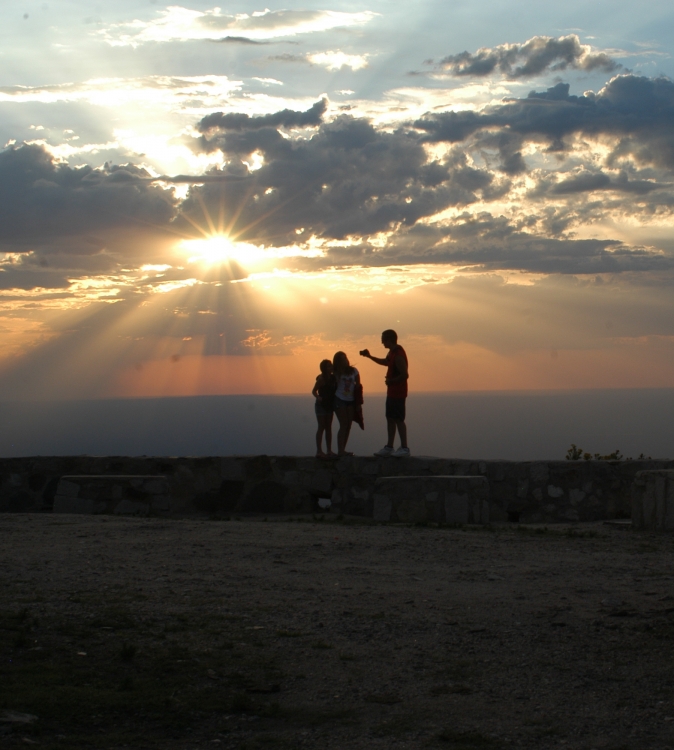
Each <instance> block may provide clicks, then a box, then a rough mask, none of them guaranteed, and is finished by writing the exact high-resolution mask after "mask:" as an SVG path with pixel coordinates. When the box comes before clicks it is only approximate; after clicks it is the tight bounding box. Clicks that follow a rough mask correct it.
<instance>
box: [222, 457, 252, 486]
mask: <svg viewBox="0 0 674 750" xmlns="http://www.w3.org/2000/svg"><path fill="white" fill-rule="evenodd" d="M220 476H221V477H222V478H223V479H233V480H239V481H242V480H244V479H245V478H246V472H245V471H244V468H243V461H242V460H241V459H240V458H222V459H220Z"/></svg>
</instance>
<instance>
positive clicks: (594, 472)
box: [0, 456, 674, 523]
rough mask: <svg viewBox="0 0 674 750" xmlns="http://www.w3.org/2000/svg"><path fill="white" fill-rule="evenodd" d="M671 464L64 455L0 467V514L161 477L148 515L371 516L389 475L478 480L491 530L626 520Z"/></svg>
mask: <svg viewBox="0 0 674 750" xmlns="http://www.w3.org/2000/svg"><path fill="white" fill-rule="evenodd" d="M656 469H674V461H533V462H516V461H470V460H459V459H445V458H433V457H412V458H408V459H395V458H375V457H369V456H368V457H364V456H363V457H361V456H354V457H351V458H343V459H341V460H339V461H334V462H331V461H320V460H317V459H314V458H298V457H293V456H227V457H203V458H190V457H185V458H166V457H163V458H162V457H144V456H142V457H113V456H100V457H97V456H63V457H40V456H38V457H26V458H5V459H0V512H35V511H43V512H51V511H52V510H53V507H54V498H55V496H56V490H57V486H58V483H59V479H60V478H61V477H63V476H67V475H98V476H101V475H143V476H148V475H149V476H163V477H166V480H167V482H168V485H169V490H170V494H169V500H168V503H166V504H165V507H163V508H157V509H156V510H151V512H152V513H154V514H156V515H171V516H193V515H231V514H245V513H263V514H269V513H281V512H286V513H310V512H316V511H319V510H320V509H321V507H322V506H325V505H327V500H328V499H329V500H330V503H331V510H332V511H333V512H340V513H345V514H350V515H357V516H366V517H370V518H372V517H373V510H374V494H375V482H376V480H377V479H378V478H380V477H394V476H441V475H464V476H483V477H486V478H487V480H488V483H489V506H490V518H491V521H492V522H500V521H506V520H520V521H523V522H528V523H534V522H543V523H555V522H568V521H594V520H602V519H610V518H629V517H630V516H631V501H630V495H631V491H630V490H631V485H632V482H633V480H634V477H635V474H636V473H637V471H641V470H656Z"/></svg>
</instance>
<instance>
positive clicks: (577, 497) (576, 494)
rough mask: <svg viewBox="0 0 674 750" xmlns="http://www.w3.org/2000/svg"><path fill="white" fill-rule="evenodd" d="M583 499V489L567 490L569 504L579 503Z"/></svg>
mask: <svg viewBox="0 0 674 750" xmlns="http://www.w3.org/2000/svg"><path fill="white" fill-rule="evenodd" d="M584 499H585V493H584V492H583V490H569V500H570V502H571V505H580V503H582V502H583V500H584Z"/></svg>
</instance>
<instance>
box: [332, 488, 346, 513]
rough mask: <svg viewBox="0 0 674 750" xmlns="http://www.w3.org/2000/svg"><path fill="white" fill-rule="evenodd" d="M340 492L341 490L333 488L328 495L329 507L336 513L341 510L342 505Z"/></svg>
mask: <svg viewBox="0 0 674 750" xmlns="http://www.w3.org/2000/svg"><path fill="white" fill-rule="evenodd" d="M342 492H343V490H333V491H332V495H331V496H330V504H331V507H332V509H333V510H335V511H337V513H341V512H342V507H343V499H342Z"/></svg>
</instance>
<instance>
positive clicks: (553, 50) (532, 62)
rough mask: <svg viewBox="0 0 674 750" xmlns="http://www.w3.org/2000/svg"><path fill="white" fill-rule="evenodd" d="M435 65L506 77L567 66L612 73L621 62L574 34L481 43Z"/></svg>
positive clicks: (459, 71) (461, 72) (469, 73)
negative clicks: (519, 40)
mask: <svg viewBox="0 0 674 750" xmlns="http://www.w3.org/2000/svg"><path fill="white" fill-rule="evenodd" d="M438 67H440V68H441V69H442V70H445V71H447V72H448V73H449V74H451V75H453V76H470V77H471V78H479V77H482V76H487V75H490V74H491V73H493V72H494V71H498V72H499V73H501V75H503V76H505V77H506V78H510V79H516V78H530V77H532V76H537V75H541V74H543V73H547V72H555V71H560V70H567V69H569V68H571V69H576V70H582V71H585V72H593V71H602V72H605V73H613V72H615V71H616V70H618V69H619V68H621V67H622V66H621V65H620V64H618V63H617V62H616V61H615V60H613V59H612V58H611V57H609V56H608V55H607V54H606V53H604V52H594V53H593V52H592V51H591V48H590V47H589V46H588V45H585V44H581V43H580V40H579V39H578V37H577V36H576V35H575V34H571V35H569V36H562V37H558V38H554V37H549V36H535V37H533V38H532V39H529V40H528V41H526V42H524V44H501V45H499V46H497V47H483V48H482V49H479V50H478V51H477V52H475V53H471V52H467V51H466V52H461V53H460V54H458V55H448V56H447V57H444V58H443V59H442V60H440V61H439V63H438Z"/></svg>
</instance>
